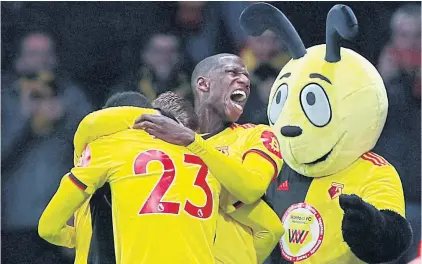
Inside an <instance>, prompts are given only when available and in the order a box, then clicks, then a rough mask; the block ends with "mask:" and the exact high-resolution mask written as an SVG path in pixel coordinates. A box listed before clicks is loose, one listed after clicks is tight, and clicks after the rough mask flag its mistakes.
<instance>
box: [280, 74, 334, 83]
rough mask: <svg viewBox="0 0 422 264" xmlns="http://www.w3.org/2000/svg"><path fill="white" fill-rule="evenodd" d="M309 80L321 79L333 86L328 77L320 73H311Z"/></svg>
mask: <svg viewBox="0 0 422 264" xmlns="http://www.w3.org/2000/svg"><path fill="white" fill-rule="evenodd" d="M309 78H318V79H321V80H323V81H326V82H327V83H329V84H332V83H331V81H330V80H328V78H327V77H325V76H324V75H321V74H319V73H311V74H310V75H309ZM280 79H281V78H280Z"/></svg>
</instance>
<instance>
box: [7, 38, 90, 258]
mask: <svg viewBox="0 0 422 264" xmlns="http://www.w3.org/2000/svg"><path fill="white" fill-rule="evenodd" d="M57 66H58V64H57V54H56V50H55V42H54V41H53V39H52V37H51V36H50V35H49V34H47V33H45V32H31V33H29V34H28V35H27V36H26V37H24V38H23V40H22V41H21V43H20V50H19V53H18V56H17V58H16V59H15V61H14V72H13V73H2V91H1V92H2V109H1V110H2V135H1V136H2V146H1V154H2V166H1V167H2V179H1V180H2V194H3V196H2V198H3V201H2V205H3V206H2V216H3V217H2V227H3V228H2V242H3V243H2V251H3V254H4V255H3V256H2V259H3V260H4V261H5V262H6V263H45V264H49V263H66V261H65V260H63V259H62V257H61V256H60V253H59V250H60V249H59V248H57V247H55V246H53V245H50V244H48V243H46V242H45V241H43V240H42V239H41V238H39V236H38V233H37V226H38V220H39V218H40V216H41V213H42V212H43V210H44V209H45V207H46V206H47V204H48V202H49V200H50V199H51V197H52V196H53V194H54V191H55V190H56V189H57V186H58V184H59V181H60V178H61V176H62V175H64V173H66V172H67V171H68V170H69V169H70V168H71V166H72V156H73V155H72V154H73V144H72V142H73V133H74V132H75V130H76V128H77V125H78V123H79V122H80V120H81V119H82V118H83V117H84V116H85V115H86V114H88V113H89V112H90V111H91V108H90V104H89V103H88V102H87V100H86V98H85V96H84V94H83V92H82V91H81V90H80V88H78V87H77V86H76V85H75V84H74V83H73V82H72V81H71V80H70V79H69V78H68V77H67V76H65V75H63V74H60V73H59V71H58V69H57Z"/></svg>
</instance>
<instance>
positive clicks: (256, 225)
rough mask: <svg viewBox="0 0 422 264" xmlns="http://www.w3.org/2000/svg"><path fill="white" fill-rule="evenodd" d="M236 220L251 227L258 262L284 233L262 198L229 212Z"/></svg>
mask: <svg viewBox="0 0 422 264" xmlns="http://www.w3.org/2000/svg"><path fill="white" fill-rule="evenodd" d="M230 216H231V217H233V218H234V219H235V220H236V221H238V222H240V223H241V224H243V225H246V226H248V227H250V228H251V229H252V232H253V239H254V247H255V251H256V257H257V260H258V263H263V262H264V261H265V259H266V258H267V257H268V256H269V255H270V254H271V252H272V251H273V249H274V247H275V245H276V244H277V242H278V241H279V240H280V238H281V236H282V235H283V234H284V228H283V225H282V224H281V221H280V219H279V217H278V216H277V214H276V213H275V212H274V211H273V210H272V209H271V208H270V207H269V206H268V204H267V203H265V202H264V201H263V200H258V201H257V202H255V203H253V204H247V205H244V206H242V207H241V208H239V209H238V210H236V211H234V212H233V213H231V214H230Z"/></svg>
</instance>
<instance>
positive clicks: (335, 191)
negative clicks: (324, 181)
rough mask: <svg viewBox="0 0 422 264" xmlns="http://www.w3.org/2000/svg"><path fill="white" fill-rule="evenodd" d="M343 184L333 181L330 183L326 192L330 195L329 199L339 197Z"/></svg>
mask: <svg viewBox="0 0 422 264" xmlns="http://www.w3.org/2000/svg"><path fill="white" fill-rule="evenodd" d="M343 188H344V184H342V183H337V182H333V183H331V187H330V189H328V194H329V195H330V197H331V200H334V199H335V198H337V197H339V196H340V194H342V193H343Z"/></svg>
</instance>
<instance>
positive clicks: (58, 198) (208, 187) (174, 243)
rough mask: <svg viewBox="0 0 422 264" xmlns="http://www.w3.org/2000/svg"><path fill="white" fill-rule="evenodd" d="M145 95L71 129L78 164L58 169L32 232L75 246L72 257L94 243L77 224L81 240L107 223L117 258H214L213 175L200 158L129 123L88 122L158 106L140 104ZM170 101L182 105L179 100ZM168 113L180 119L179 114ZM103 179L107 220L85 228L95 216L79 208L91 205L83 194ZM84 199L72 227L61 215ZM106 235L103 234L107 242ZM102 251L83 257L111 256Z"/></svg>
mask: <svg viewBox="0 0 422 264" xmlns="http://www.w3.org/2000/svg"><path fill="white" fill-rule="evenodd" d="M126 95H127V94H126V93H124V94H121V95H119V96H116V97H113V100H114V101H115V102H116V101H119V100H121V99H124V100H122V102H126V103H122V102H120V103H118V104H114V103H112V102H111V101H113V100H111V101H109V102H108V103H109V104H111V105H113V106H117V105H120V104H123V105H125V104H126V105H127V104H128V103H127V100H126V99H133V98H132V97H131V98H126V99H125V98H124V97H125V96H126ZM145 102H146V101H145V100H142V96H141V95H139V94H138V99H135V100H133V101H132V103H130V105H132V106H137V107H117V108H116V107H112V108H108V109H104V110H100V111H97V112H94V113H92V114H90V115H88V116H87V117H86V118H85V119H84V120H83V121H82V122H81V124H80V126H79V128H78V131H77V132H76V134H75V141H74V143H75V157H76V158H77V160H78V162H77V166H75V167H74V168H73V169H72V170H71V172H69V173H68V174H66V175H65V176H64V177H63V179H62V181H61V184H60V187H59V189H58V191H57V192H56V194H55V195H54V197H53V198H52V200H51V201H50V203H49V205H48V206H47V208H46V210H45V211H44V213H43V215H42V216H41V219H40V223H39V234H40V236H41V237H43V238H44V239H46V240H47V241H49V242H50V243H53V244H56V245H60V246H65V247H71V248H72V247H75V246H76V248H77V252H78V251H79V255H78V256H77V259H76V261H75V262H76V263H86V262H87V258H88V255H90V252H89V251H91V250H95V245H93V244H92V243H91V242H89V243H86V242H84V239H80V240H78V239H77V235H76V232H80V231H87V233H86V234H83V235H86V238H85V239H86V240H85V241H92V240H91V237H96V235H95V234H94V233H95V232H100V233H101V232H108V231H110V230H113V231H114V237H113V238H114V247H115V261H116V262H117V263H124V264H131V263H214V256H213V242H214V237H215V229H216V216H217V212H218V199H219V196H220V183H219V182H218V181H217V180H216V179H215V178H213V177H212V176H211V174H209V172H208V168H207V166H206V165H205V164H204V162H203V161H202V160H201V159H200V158H199V157H198V156H196V155H194V154H193V153H192V152H190V151H189V150H187V149H186V148H184V147H180V146H175V145H171V144H168V143H165V142H163V141H161V140H158V139H154V138H153V137H151V136H150V135H148V134H147V133H145V132H144V131H140V130H133V129H130V126H128V127H127V129H124V130H122V131H113V130H114V129H113V128H111V129H109V130H107V131H106V132H105V133H106V134H108V135H102V136H98V135H94V134H93V131H92V129H91V128H92V127H93V126H92V125H93V124H96V125H99V126H103V127H102V128H101V130H100V131H102V129H107V128H106V127H107V122H104V120H105V119H104V118H103V117H104V116H105V117H108V118H107V119H108V120H109V123H108V126H110V122H111V120H114V121H116V120H115V119H116V117H119V116H133V117H136V116H139V115H141V114H143V113H156V114H159V112H158V111H157V110H154V109H145V108H139V107H148V105H146V104H145ZM168 106H171V102H169V104H168ZM169 108H170V110H171V109H176V108H178V109H181V108H183V106H175V107H173V108H172V107H169ZM160 112H162V111H160ZM168 115H169V116H171V115H170V114H168ZM109 118H111V119H109ZM134 119H135V118H132V120H131V123H132V124H133V122H134ZM173 119H175V120H177V121H178V122H181V123H184V120H178V119H177V118H173ZM122 120H125V119H122ZM169 120H171V119H169ZM117 122H120V121H117ZM172 122H174V123H175V124H178V122H176V121H174V120H172ZM189 123H190V124H195V121H189V122H186V123H184V125H187V124H189ZM126 124H128V123H127V122H126V121H123V124H120V125H121V126H123V127H124V126H125V125H126ZM192 128H193V129H195V127H192ZM98 129H100V128H99V127H98ZM81 133H82V134H81ZM100 134H101V133H100ZM85 142H86V143H87V144H85V146H84V147H83V149H82V150H81V146H82V145H83V144H84V143H85ZM79 153H81V154H79ZM105 183H109V184H110V187H111V201H109V202H111V206H112V211H113V213H112V219H113V220H112V222H113V227H111V226H109V227H105V228H106V229H103V230H98V229H97V228H96V227H95V225H94V226H93V227H92V228H91V229H90V228H89V226H87V223H88V224H89V222H92V224H95V222H96V221H95V219H94V218H91V219H90V218H88V217H86V218H84V217H83V215H84V213H86V212H89V211H91V212H93V211H95V209H94V208H93V207H92V206H91V205H92V204H91V203H90V202H89V203H87V202H86V201H87V200H88V199H93V198H94V196H92V194H94V193H95V191H96V190H98V189H99V188H101V187H102V186H104V185H105ZM101 196H102V195H101ZM100 198H104V197H100ZM81 205H82V207H80V206H81ZM83 205H86V208H85V209H87V210H86V211H83V212H81V214H80V216H78V215H77V217H76V220H75V222H76V232H75V228H73V227H70V226H67V225H66V221H67V220H68V219H69V218H70V217H71V216H72V214H73V213H74V212H75V211H76V210H77V209H78V208H81V209H82V210H83ZM88 208H89V210H88ZM102 217H105V216H103V215H99V216H97V217H96V219H101V218H102ZM84 220H86V221H84ZM107 228H108V229H107ZM81 235H82V234H81ZM113 238H111V239H110V238H109V239H110V240H109V241H110V242H112V241H113ZM163 238H164V239H163ZM163 250H164V251H163ZM102 254H107V252H104V251H102V252H100V254H98V255H96V256H95V255H94V256H92V255H91V256H92V258H91V259H89V260H88V261H89V262H90V263H91V262H96V263H108V261H110V260H101V256H102ZM106 261H107V262H106Z"/></svg>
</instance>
